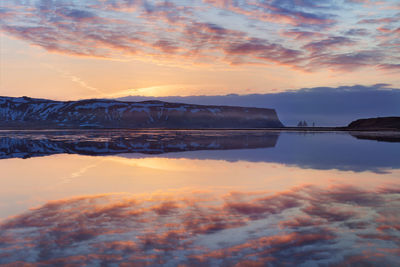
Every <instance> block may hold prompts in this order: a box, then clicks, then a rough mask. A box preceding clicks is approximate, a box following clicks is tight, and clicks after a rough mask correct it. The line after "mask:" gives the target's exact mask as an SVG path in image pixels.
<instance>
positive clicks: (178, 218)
mask: <svg viewBox="0 0 400 267" xmlns="http://www.w3.org/2000/svg"><path fill="white" fill-rule="evenodd" d="M0 264H5V265H6V266H7V265H9V266H21V265H23V264H33V266H35V265H36V264H37V265H40V266H43V265H55V266H63V265H68V266H82V265H88V266H97V265H104V266H113V265H117V264H119V265H120V266H132V265H134V266H156V265H165V266H177V265H181V266H282V265H287V266H400V265H399V264H400V136H399V133H357V132H351V133H347V132H295V131H294V132H285V131H262V130H255V131H240V130H236V131H212V130H209V131H156V130H154V131H152V130H146V131H129V130H122V131H117V130H114V131H112V130H109V131H106V130H103V131H102V130H99V131H84V130H82V131H0ZM27 266H30V265H27Z"/></svg>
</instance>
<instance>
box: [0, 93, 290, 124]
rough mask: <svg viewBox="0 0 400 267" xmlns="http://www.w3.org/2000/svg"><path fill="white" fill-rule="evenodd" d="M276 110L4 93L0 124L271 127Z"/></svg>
mask: <svg viewBox="0 0 400 267" xmlns="http://www.w3.org/2000/svg"><path fill="white" fill-rule="evenodd" d="M282 126H283V125H282V123H281V122H280V121H279V119H278V117H277V115H276V112H275V110H273V109H265V108H245V107H231V106H203V105H190V104H178V103H167V102H161V101H144V102H121V101H116V100H106V99H90V100H80V101H65V102H62V101H52V100H45V99H33V98H28V97H19V98H14V97H0V128H17V129H21V128H25V129H37V128H130V129H135V128H136V129H137V128H169V129H171V128H176V129H183V128H192V129H199V128H270V127H282Z"/></svg>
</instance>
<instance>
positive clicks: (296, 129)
mask: <svg viewBox="0 0 400 267" xmlns="http://www.w3.org/2000/svg"><path fill="white" fill-rule="evenodd" d="M26 131H35V132H55V131H270V132H273V131H279V132H282V131H283V132H396V133H397V132H398V133H400V130H399V129H390V128H360V129H354V128H347V127H279V128H1V127H0V132H26Z"/></svg>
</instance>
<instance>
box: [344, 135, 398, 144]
mask: <svg viewBox="0 0 400 267" xmlns="http://www.w3.org/2000/svg"><path fill="white" fill-rule="evenodd" d="M350 134H351V136H354V137H355V138H357V139H363V140H375V141H380V142H391V143H400V132H350Z"/></svg>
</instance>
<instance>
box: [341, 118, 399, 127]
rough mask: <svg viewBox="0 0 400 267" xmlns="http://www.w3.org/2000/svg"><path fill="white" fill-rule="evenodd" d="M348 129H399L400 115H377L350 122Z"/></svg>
mask: <svg viewBox="0 0 400 267" xmlns="http://www.w3.org/2000/svg"><path fill="white" fill-rule="evenodd" d="M347 128H348V129H350V130H400V117H378V118H368V119H359V120H356V121H353V122H351V123H350V124H349V125H348V126H347Z"/></svg>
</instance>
